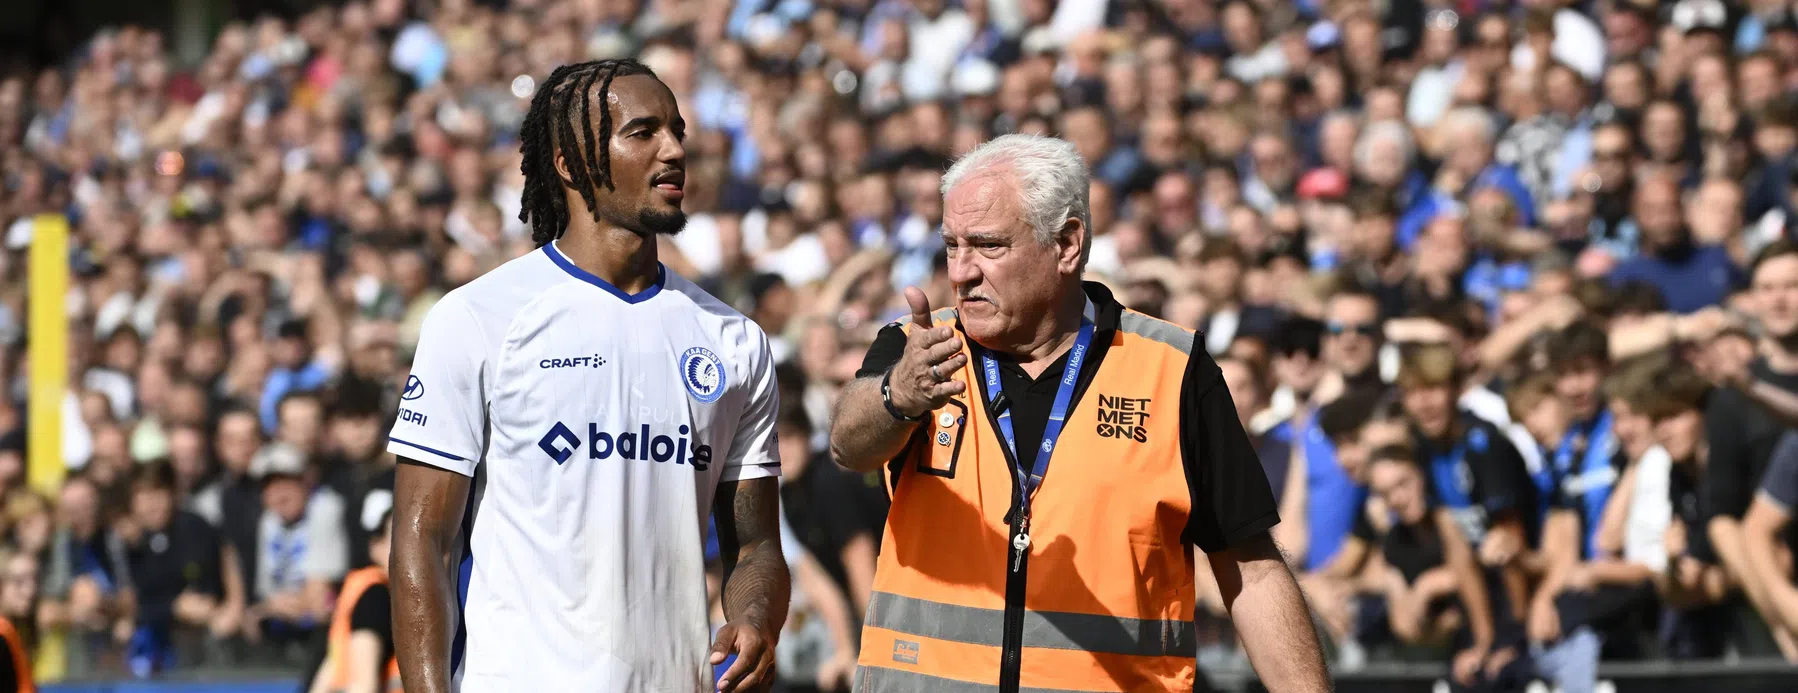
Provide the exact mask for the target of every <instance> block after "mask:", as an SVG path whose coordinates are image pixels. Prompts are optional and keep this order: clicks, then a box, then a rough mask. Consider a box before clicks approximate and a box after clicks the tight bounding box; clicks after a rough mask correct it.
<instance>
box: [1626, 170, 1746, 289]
mask: <svg viewBox="0 0 1798 693" xmlns="http://www.w3.org/2000/svg"><path fill="white" fill-rule="evenodd" d="M1631 209H1632V210H1633V212H1634V217H1635V225H1636V228H1637V229H1638V230H1639V231H1640V233H1641V249H1640V252H1638V253H1637V255H1636V256H1635V257H1633V258H1630V259H1628V260H1625V261H1623V263H1622V264H1619V265H1618V266H1617V268H1616V269H1615V270H1612V272H1611V277H1610V279H1611V283H1612V284H1613V285H1621V284H1623V283H1625V282H1629V281H1632V280H1640V281H1644V282H1647V283H1649V284H1651V285H1653V286H1654V287H1655V288H1657V289H1660V291H1661V295H1662V296H1665V297H1666V298H1667V307H1668V309H1669V310H1672V311H1673V312H1675V313H1682V314H1684V313H1693V312H1696V311H1698V310H1699V309H1701V308H1704V307H1706V306H1714V305H1718V304H1721V303H1722V302H1723V301H1724V299H1726V298H1728V297H1729V294H1730V292H1732V291H1733V290H1735V289H1736V288H1737V287H1740V286H1742V285H1743V283H1744V282H1743V279H1742V270H1741V268H1739V267H1736V264H1735V261H1734V260H1732V259H1731V258H1730V257H1729V252H1728V251H1727V250H1725V249H1723V248H1722V247H1719V246H1701V245H1699V244H1698V243H1697V242H1695V241H1694V240H1693V239H1692V234H1691V231H1690V230H1688V229H1687V228H1686V226H1685V223H1684V221H1683V219H1682V218H1681V215H1680V193H1679V184H1678V183H1677V182H1675V181H1674V180H1672V179H1670V178H1658V177H1657V178H1648V179H1645V180H1642V181H1639V182H1638V183H1637V185H1636V192H1635V200H1634V204H1633V205H1632V207H1631Z"/></svg>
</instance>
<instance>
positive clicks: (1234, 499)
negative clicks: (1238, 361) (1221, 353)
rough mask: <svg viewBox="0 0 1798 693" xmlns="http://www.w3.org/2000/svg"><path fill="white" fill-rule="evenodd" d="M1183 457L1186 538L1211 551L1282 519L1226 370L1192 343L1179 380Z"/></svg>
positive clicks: (1201, 348)
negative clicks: (1188, 510) (1188, 503)
mask: <svg viewBox="0 0 1798 693" xmlns="http://www.w3.org/2000/svg"><path fill="white" fill-rule="evenodd" d="M1180 461H1181V464H1182V465H1183V466H1184V467H1185V470H1186V485H1187V488H1188V489H1189V490H1190V491H1191V493H1192V515H1191V516H1190V517H1188V518H1187V522H1186V541H1187V543H1189V544H1195V545H1197V546H1198V547H1199V549H1200V550H1202V551H1205V552H1206V553H1213V552H1216V551H1221V550H1224V549H1228V548H1231V547H1233V546H1237V545H1239V544H1241V543H1242V542H1243V540H1245V539H1248V538H1250V537H1253V536H1255V535H1257V534H1260V533H1262V532H1265V531H1267V530H1268V529H1269V528H1271V527H1273V526H1274V525H1276V524H1279V523H1280V513H1279V506H1278V505H1276V504H1275V503H1274V491H1273V489H1272V488H1271V487H1269V486H1268V483H1267V473H1266V472H1264V471H1262V469H1261V460H1260V459H1259V458H1258V457H1257V456H1256V455H1255V446H1254V445H1253V444H1251V443H1250V442H1249V435H1248V433H1247V432H1245V431H1243V430H1242V422H1241V421H1240V420H1238V419H1237V417H1236V405H1235V404H1234V403H1232V402H1231V400H1230V389H1229V387H1227V386H1226V385H1224V378H1223V371H1221V370H1218V367H1217V362H1216V361H1213V360H1212V359H1211V355H1210V354H1208V353H1206V352H1205V349H1204V347H1203V346H1202V345H1194V348H1193V350H1192V353H1191V354H1190V355H1189V357H1188V360H1187V364H1186V377H1185V380H1184V381H1183V382H1182V383H1181V385H1180Z"/></svg>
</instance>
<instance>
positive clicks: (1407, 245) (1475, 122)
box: [1398, 108, 1536, 250]
mask: <svg viewBox="0 0 1798 693" xmlns="http://www.w3.org/2000/svg"><path fill="white" fill-rule="evenodd" d="M1437 129H1438V130H1439V131H1440V132H1439V135H1438V137H1439V140H1440V141H1441V142H1444V143H1446V144H1445V149H1444V151H1443V152H1442V167H1441V169H1440V170H1439V171H1437V174H1436V184H1435V189H1434V190H1433V191H1431V193H1430V194H1427V195H1425V196H1424V197H1422V198H1421V199H1420V201H1419V202H1417V203H1416V204H1413V205H1411V206H1410V207H1409V208H1408V209H1406V210H1405V213H1404V215H1403V216H1401V217H1400V218H1399V222H1398V243H1399V247H1401V248H1404V249H1405V250H1410V249H1411V245H1412V244H1413V243H1415V242H1416V241H1417V236H1418V235H1419V234H1421V233H1422V232H1423V227H1424V225H1426V224H1428V223H1429V222H1430V220H1432V219H1434V218H1436V215H1437V214H1439V213H1440V212H1441V210H1442V209H1444V208H1448V207H1452V206H1453V205H1454V203H1455V202H1456V201H1457V200H1459V199H1464V198H1465V197H1466V195H1467V194H1468V193H1469V192H1471V191H1474V190H1480V189H1483V188H1496V189H1498V190H1499V191H1500V192H1503V193H1504V194H1505V196H1506V197H1508V198H1510V200H1511V204H1512V207H1513V208H1514V209H1516V210H1517V216H1518V220H1519V221H1520V222H1521V223H1522V224H1523V225H1524V226H1526V227H1534V226H1535V225H1536V203H1535V200H1534V199H1533V198H1531V197H1530V190H1529V186H1527V185H1524V183H1523V178H1522V177H1521V176H1519V175H1517V169H1515V168H1512V167H1510V166H1507V165H1505V164H1501V163H1498V162H1496V161H1495V160H1494V159H1493V154H1494V152H1493V147H1494V144H1495V142H1496V141H1497V133H1498V124H1497V123H1495V122H1493V120H1492V116H1491V115H1490V114H1488V113H1486V112H1485V111H1484V110H1481V109H1479V108H1459V109H1455V110H1453V111H1450V112H1449V113H1448V114H1447V115H1444V116H1443V117H1442V122H1441V123H1440V124H1439V125H1437Z"/></svg>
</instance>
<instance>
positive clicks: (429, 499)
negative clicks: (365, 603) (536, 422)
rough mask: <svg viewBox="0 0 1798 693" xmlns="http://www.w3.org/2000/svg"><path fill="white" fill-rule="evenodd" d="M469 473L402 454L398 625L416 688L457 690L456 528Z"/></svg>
mask: <svg viewBox="0 0 1798 693" xmlns="http://www.w3.org/2000/svg"><path fill="white" fill-rule="evenodd" d="M469 481H470V479H469V477H466V476H463V475H461V474H457V473H455V472H452V471H450V470H447V469H441V468H438V467H434V466H431V465H428V464H424V463H420V462H414V461H412V460H402V462H401V464H400V465H399V468H398V470H397V472H396V476H395V477H394V512H393V558H392V560H391V564H392V570H391V573H392V581H393V625H394V633H393V639H394V647H395V649H396V650H397V651H398V655H399V661H400V676H401V678H403V679H404V680H405V681H406V690H407V691H409V692H410V693H450V676H451V675H452V673H453V672H452V671H450V639H451V637H452V633H453V632H454V628H455V626H456V624H455V623H453V622H452V616H451V614H454V613H455V612H456V585H455V581H454V575H455V571H454V570H453V569H452V568H451V566H450V561H451V560H452V559H453V558H454V557H455V555H456V552H455V551H453V550H452V549H453V548H454V547H455V546H456V544H455V541H456V534H457V532H458V531H459V530H460V529H461V526H462V512H463V508H464V506H465V505H466V504H467V502H468V489H469Z"/></svg>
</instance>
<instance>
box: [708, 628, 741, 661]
mask: <svg viewBox="0 0 1798 693" xmlns="http://www.w3.org/2000/svg"><path fill="white" fill-rule="evenodd" d="M736 642H737V627H736V625H735V624H730V623H727V624H724V627H723V628H719V629H718V637H717V639H716V640H713V641H712V657H711V661H712V663H713V664H718V663H721V662H723V661H724V660H725V659H726V658H728V657H730V651H731V648H732V647H733V646H735V645H736Z"/></svg>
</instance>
